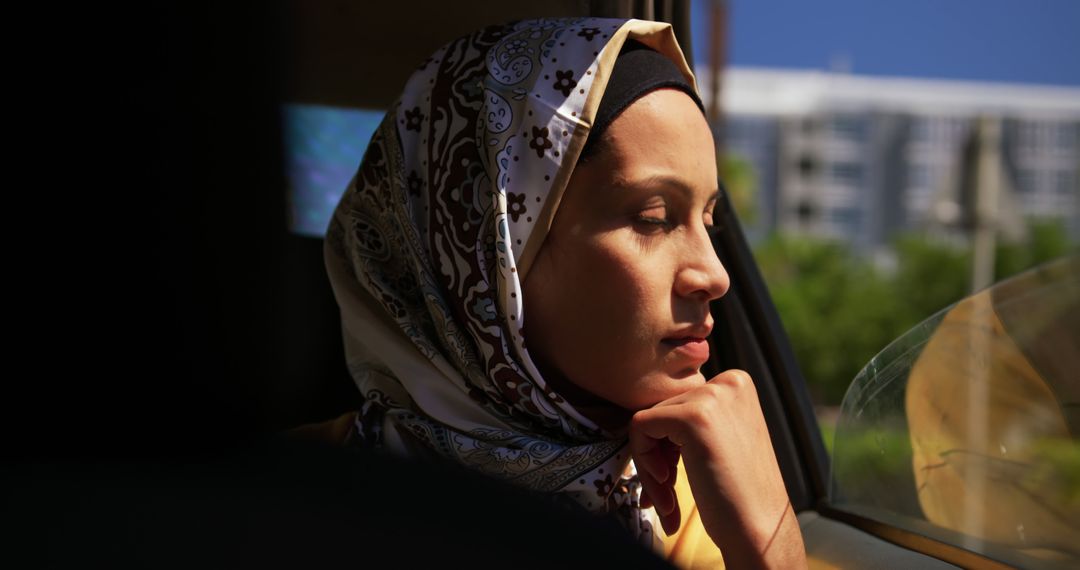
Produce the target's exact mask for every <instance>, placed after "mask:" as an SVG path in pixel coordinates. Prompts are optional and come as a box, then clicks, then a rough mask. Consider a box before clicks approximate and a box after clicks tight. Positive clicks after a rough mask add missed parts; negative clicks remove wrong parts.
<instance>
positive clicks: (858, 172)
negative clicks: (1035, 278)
mask: <svg viewBox="0 0 1080 570" xmlns="http://www.w3.org/2000/svg"><path fill="white" fill-rule="evenodd" d="M829 178H830V179H831V180H832V181H833V182H834V183H836V184H843V185H846V186H862V183H863V167H862V165H861V164H859V163H857V162H834V163H832V164H830V165H829Z"/></svg>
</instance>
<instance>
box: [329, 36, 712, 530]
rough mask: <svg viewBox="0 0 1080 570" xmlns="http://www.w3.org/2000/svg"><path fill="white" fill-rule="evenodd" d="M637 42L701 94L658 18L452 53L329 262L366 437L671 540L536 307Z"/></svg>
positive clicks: (350, 199)
mask: <svg viewBox="0 0 1080 570" xmlns="http://www.w3.org/2000/svg"><path fill="white" fill-rule="evenodd" d="M628 39H633V40H636V41H638V42H641V43H642V44H644V45H645V46H647V47H649V48H651V49H652V50H655V51H656V52H659V53H660V54H663V55H664V56H666V57H667V58H669V59H670V60H671V61H672V62H673V63H674V64H675V65H676V66H677V67H678V69H679V70H680V71H681V72H682V74H683V75H684V76H685V78H686V80H687V81H688V82H689V84H690V85H694V78H693V75H692V74H691V73H690V70H689V68H688V66H687V64H686V62H685V60H684V58H683V55H682V52H681V51H680V49H679V47H678V45H677V43H676V42H675V37H674V34H673V33H672V30H671V27H670V25H668V24H662V23H657V22H645V21H641V20H613V19H596V18H577V19H541V20H526V21H520V22H514V23H510V24H506V25H500V26H492V27H488V28H485V29H482V30H480V31H477V32H475V33H473V34H471V35H469V36H466V37H463V38H459V39H457V40H455V41H452V42H450V43H448V44H446V45H445V46H443V47H442V48H440V49H439V50H438V51H436V52H435V53H434V54H433V55H432V56H431V57H430V58H428V60H427V61H425V62H424V63H422V64H421V65H420V67H419V68H418V69H417V70H416V72H415V73H414V74H413V75H412V77H411V78H410V79H409V81H408V83H407V84H406V86H405V89H404V93H403V94H402V96H401V98H400V99H399V100H398V101H397V102H396V103H395V104H394V106H393V108H392V109H390V111H389V112H388V113H387V114H386V117H385V119H384V120H383V122H382V124H381V125H380V127H379V128H378V130H377V131H376V133H375V134H374V135H373V137H372V139H371V142H370V144H369V146H368V150H367V152H366V154H365V155H364V158H363V161H362V162H361V164H360V167H359V169H358V171H357V173H356V175H355V176H354V177H353V179H352V181H350V183H349V185H348V187H347V188H346V190H345V193H344V195H343V196H342V198H341V201H340V202H339V204H338V206H337V208H336V210H335V211H334V214H333V217H332V219H331V221H330V225H329V227H328V229H327V237H326V242H325V251H324V253H325V262H326V269H327V272H328V275H329V278H330V282H331V285H332V287H333V290H334V295H335V297H336V298H337V301H338V304H339V307H340V309H341V317H342V332H343V336H344V341H345V356H346V361H347V364H348V367H349V371H350V373H351V375H352V377H353V379H354V381H355V382H356V385H357V386H358V387H359V389H360V391H361V393H362V396H363V398H364V402H365V403H364V405H363V408H362V409H361V413H360V414H358V419H357V425H356V433H355V435H356V436H358V437H354V438H352V439H353V440H354V441H358V442H361V443H362V444H363V445H370V446H375V447H381V448H385V449H388V450H390V451H393V452H397V453H402V454H406V455H434V456H437V457H441V458H444V459H448V460H451V461H455V462H458V463H462V464H464V465H467V466H469V467H472V468H474V469H477V470H479V471H481V472H483V473H486V474H488V475H491V476H495V477H498V478H502V479H507V480H511V481H513V482H516V483H518V484H520V485H523V486H525V487H527V488H530V489H533V490H536V491H542V492H552V493H560V494H563V495H564V496H566V497H567V498H570V499H572V500H574V501H576V502H577V503H579V504H581V505H582V506H584V507H585V508H586V509H588V510H590V511H592V512H596V513H614V514H615V515H616V516H617V517H618V518H619V519H620V520H622V521H623V522H624V523H625V524H626V525H627V526H628V528H630V530H631V531H632V532H634V533H635V534H636V535H637V536H638V537H639V538H640V539H641V540H642V541H643V542H646V543H648V544H651V545H652V546H654V547H657V545H658V542H657V540H658V539H657V537H656V535H655V533H653V531H652V529H653V527H654V521H653V520H651V517H653V516H654V515H653V514H652V513H653V511H652V510H648V511H643V510H642V509H641V508H640V492H641V490H640V485H639V484H638V482H637V477H636V474H635V473H634V470H633V465H632V464H631V463H630V454H629V449H628V446H627V441H626V437H625V433H620V431H619V430H613V429H610V428H604V427H601V426H599V425H597V424H596V423H595V422H593V421H591V420H590V419H589V418H588V417H587V416H586V415H585V414H582V413H581V411H580V410H578V409H576V408H575V407H574V405H573V404H572V400H571V399H568V398H565V397H563V396H562V395H560V394H559V391H558V390H556V389H554V387H552V386H550V385H549V384H548V383H547V382H546V381H545V379H544V378H543V377H542V376H541V375H540V373H539V372H538V371H537V368H536V366H535V365H534V363H533V361H532V359H531V358H530V357H529V353H528V350H527V349H526V347H525V338H526V335H527V334H528V333H527V330H526V328H527V327H526V326H525V325H526V324H527V322H528V320H527V312H526V310H525V307H523V303H522V301H523V299H522V283H523V282H524V279H525V276H526V275H527V274H528V270H529V267H530V265H531V263H532V260H533V259H534V258H535V256H536V253H537V251H538V250H539V248H540V246H541V244H542V243H543V241H544V238H545V236H546V234H547V232H548V229H549V228H550V226H551V221H552V219H553V217H554V215H555V212H556V211H557V208H558V205H559V202H560V200H561V197H562V193H563V191H564V190H565V188H566V185H567V182H568V181H569V178H570V175H571V173H572V171H573V166H574V164H575V163H576V161H577V157H578V156H579V154H580V152H581V149H582V147H583V145H584V143H585V141H586V140H587V138H588V135H589V131H590V127H591V125H592V124H593V121H594V118H595V117H596V113H597V108H598V106H599V103H600V100H601V98H602V97H603V93H604V90H605V87H606V86H607V82H608V79H609V77H610V76H611V72H612V69H613V66H614V62H615V58H616V57H617V56H618V54H619V52H620V50H621V48H622V46H623V44H624V43H625V42H626V41H627V40H628ZM566 286H567V287H572V286H574V284H573V283H570V282H568V283H566Z"/></svg>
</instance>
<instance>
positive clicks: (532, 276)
mask: <svg viewBox="0 0 1080 570" xmlns="http://www.w3.org/2000/svg"><path fill="white" fill-rule="evenodd" d="M714 152H715V151H714V147H713V139H712V133H711V132H710V131H709V127H708V125H707V123H706V122H705V118H704V117H703V116H702V114H701V111H700V110H699V109H698V108H697V106H696V105H695V104H694V102H693V101H692V100H691V99H690V97H689V96H688V95H686V94H685V93H683V92H681V91H678V90H674V89H659V90H656V91H652V92H651V93H648V94H647V95H645V96H644V97H642V98H640V99H638V100H637V101H635V102H634V103H632V104H631V105H630V106H629V107H627V108H626V109H625V110H624V111H623V112H622V114H620V115H619V116H618V117H617V118H616V119H615V120H614V121H613V122H612V123H611V125H610V126H609V127H608V130H607V131H606V133H605V135H604V144H603V145H602V148H601V149H600V150H599V152H598V154H596V155H595V156H594V157H592V158H591V159H589V160H588V161H587V162H583V163H579V164H578V165H577V166H576V168H575V170H574V173H573V176H572V177H571V179H570V182H569V185H568V187H567V189H566V193H565V195H564V197H563V200H562V203H561V204H560V206H559V209H558V212H557V213H556V215H555V219H554V220H553V222H552V227H551V229H550V232H549V233H548V235H547V237H546V241H545V242H544V245H543V247H542V248H541V249H540V252H539V253H538V255H537V257H536V260H535V261H534V263H533V266H532V267H531V269H530V271H529V274H528V276H527V278H526V281H525V284H524V295H525V300H524V301H525V302H524V309H525V310H524V317H525V322H524V323H523V324H524V325H525V331H524V335H525V343H526V346H527V347H528V349H529V353H530V355H531V357H532V359H533V361H534V362H536V364H537V366H538V367H539V368H540V372H541V373H542V374H543V375H544V377H545V378H552V377H553V376H554V375H558V376H559V377H560V379H564V380H567V381H569V382H572V383H573V384H575V385H577V386H578V387H580V388H583V389H585V390H586V391H588V392H590V393H592V394H593V395H596V396H599V397H601V398H603V399H605V400H608V401H609V402H612V403H614V404H617V405H619V406H621V407H623V408H625V409H628V410H632V411H636V410H641V409H645V408H648V407H650V406H652V405H654V404H656V403H658V402H661V401H663V400H666V399H668V398H671V397H673V396H676V395H678V394H680V393H682V392H685V391H687V390H690V389H692V388H694V387H696V386H699V385H701V384H703V383H705V381H706V379H705V378H704V376H702V374H701V372H700V371H699V369H700V367H701V365H702V364H704V363H705V361H706V360H707V358H708V344H707V343H706V342H705V338H706V337H707V336H708V334H709V331H710V330H711V329H712V326H713V320H712V316H711V315H710V313H709V301H711V300H713V299H716V298H718V297H720V296H721V295H723V294H724V293H725V292H726V291H727V289H728V284H729V281H728V275H727V272H726V271H725V270H724V268H723V266H722V265H721V264H720V261H719V260H718V259H717V257H716V253H715V251H714V250H713V247H712V243H711V242H710V239H709V233H708V231H707V227H708V226H711V225H712V223H713V222H712V210H713V206H714V205H715V204H716V197H717V182H716V181H717V173H716V159H715V155H714Z"/></svg>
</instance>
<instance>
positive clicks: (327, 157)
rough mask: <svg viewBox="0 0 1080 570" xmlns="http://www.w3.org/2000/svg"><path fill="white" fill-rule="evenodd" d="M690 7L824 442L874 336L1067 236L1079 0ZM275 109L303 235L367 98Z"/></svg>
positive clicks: (339, 170) (743, 195)
mask: <svg viewBox="0 0 1080 570" xmlns="http://www.w3.org/2000/svg"><path fill="white" fill-rule="evenodd" d="M689 10H690V13H689V21H690V26H691V30H690V32H691V34H690V35H691V37H692V42H691V43H692V49H691V52H692V53H691V54H689V55H691V56H692V58H693V62H694V65H695V70H696V73H697V76H698V82H699V88H700V89H701V90H702V91H703V94H704V98H705V102H706V104H707V105H708V106H709V108H710V114H711V117H712V119H711V120H712V123H713V130H714V133H715V134H716V140H717V143H718V147H719V148H718V160H719V161H720V163H721V178H722V180H723V182H724V183H725V185H726V186H727V189H728V191H729V193H730V195H731V198H732V200H733V202H734V204H735V206H736V208H737V210H738V213H739V216H740V219H741V221H742V223H743V226H744V231H745V232H746V234H747V237H748V238H749V240H750V242H751V244H752V246H753V249H754V252H755V256H756V257H757V260H758V263H759V265H760V268H761V271H762V273H763V274H764V277H765V279H766V281H767V283H768V285H769V288H770V291H771V293H772V296H773V300H774V302H775V303H776V306H777V309H778V310H779V312H780V316H781V318H782V320H783V323H784V326H785V328H786V329H787V332H788V334H789V335H790V337H791V343H792V346H793V347H794V350H795V353H796V357H797V359H798V361H799V364H800V366H801V369H802V371H803V373H804V375H805V376H806V380H807V382H808V384H809V386H810V390H811V393H812V397H813V398H814V401H815V404H816V405H817V406H818V410H819V416H820V418H821V420H822V423H823V428H824V429H825V431H826V441H827V442H829V441H830V440H831V437H830V433H829V432H830V430H831V424H832V421H833V419H834V418H835V413H836V409H837V406H838V405H839V404H840V401H841V399H842V398H843V396H844V392H845V390H846V389H847V387H848V385H849V384H850V383H851V380H852V379H853V378H854V377H855V375H856V374H857V373H858V372H859V370H860V369H861V368H862V367H863V365H865V364H866V363H867V362H868V361H869V360H870V359H871V358H872V357H873V356H874V355H875V354H876V353H877V352H878V351H880V350H881V349H883V348H884V347H885V346H886V345H888V344H889V343H890V342H891V341H892V340H893V339H895V338H896V337H898V336H900V335H901V334H902V333H904V332H905V331H907V330H908V329H910V328H911V327H912V326H914V325H916V324H918V323H919V322H921V321H922V320H924V319H926V318H927V317H930V316H931V315H933V314H934V313H936V312H937V311H939V310H941V309H943V308H945V307H947V306H948V305H950V304H952V303H954V302H956V301H958V300H960V299H961V298H963V297H964V296H966V295H968V294H970V293H972V292H974V291H977V290H980V289H983V288H985V287H987V286H989V285H990V284H991V283H993V282H995V281H998V280H1000V279H1003V278H1005V277H1008V276H1010V275H1014V274H1016V273H1018V272H1021V271H1023V270H1025V269H1027V268H1029V267H1032V266H1034V265H1037V264H1039V263H1041V262H1043V261H1047V260H1050V259H1053V258H1056V257H1059V256H1061V255H1063V254H1065V253H1066V252H1068V251H1070V250H1075V249H1076V244H1077V243H1078V241H1080V64H1077V62H1076V59H1075V54H1077V53H1080V35H1077V34H1076V33H1075V30H1076V28H1077V25H1080V4H1078V3H1076V2H1073V1H1072V0H1040V1H1038V2H1018V1H1015V0H980V1H975V0H952V1H949V2H940V1H934V0H911V1H907V2H902V3H897V2H892V3H879V2H873V3H871V2H861V1H858V0H819V1H815V2H804V1H797V0H753V1H751V0H728V1H724V0H693V1H691V2H690V3H689ZM314 74H315V72H312V73H311V75H314ZM283 111H284V112H283V128H284V131H285V140H286V141H287V149H286V153H285V156H286V161H287V171H288V181H289V185H290V192H289V195H290V197H291V201H290V219H291V222H290V223H291V227H292V229H293V231H294V232H296V233H299V234H302V235H308V236H312V237H319V236H321V235H322V231H323V229H324V228H325V226H326V223H327V220H328V219H329V215H330V212H331V211H332V209H333V208H334V206H335V205H336V204H337V200H338V198H339V197H340V195H341V192H342V190H343V188H344V187H345V185H346V184H347V183H348V180H349V178H350V176H351V174H352V172H353V171H354V170H355V168H356V164H357V163H358V161H359V157H361V156H362V154H363V148H364V144H365V142H366V140H367V138H368V137H369V136H370V134H371V133H372V132H373V131H374V129H375V127H376V126H377V125H378V122H379V121H380V120H381V117H382V114H383V112H384V109H381V108H371V109H362V108H361V109H357V108H348V109H347V108H343V107H341V106H336V105H333V104H329V105H327V104H286V105H285V106H284V109H283Z"/></svg>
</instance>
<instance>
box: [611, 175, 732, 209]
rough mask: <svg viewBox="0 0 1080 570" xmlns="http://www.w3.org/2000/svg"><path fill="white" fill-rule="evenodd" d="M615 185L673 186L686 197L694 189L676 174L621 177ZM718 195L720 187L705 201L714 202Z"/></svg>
mask: <svg viewBox="0 0 1080 570" xmlns="http://www.w3.org/2000/svg"><path fill="white" fill-rule="evenodd" d="M615 186H616V187H619V188H625V189H628V190H653V189H658V188H675V189H677V190H679V192H681V193H682V194H684V195H685V196H686V197H687V198H691V199H692V198H693V197H694V194H695V192H694V189H693V188H692V187H691V186H690V185H689V184H687V183H686V181H685V180H683V179H682V178H680V177H678V176H674V175H671V174H654V175H652V176H646V177H644V178H639V179H636V180H627V179H622V180H619V181H618V182H616V184H615ZM719 197H720V189H719V188H717V189H715V190H713V191H712V194H710V195H709V197H708V199H706V200H705V203H707V204H708V203H711V202H715V201H716V200H717V198H719Z"/></svg>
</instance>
